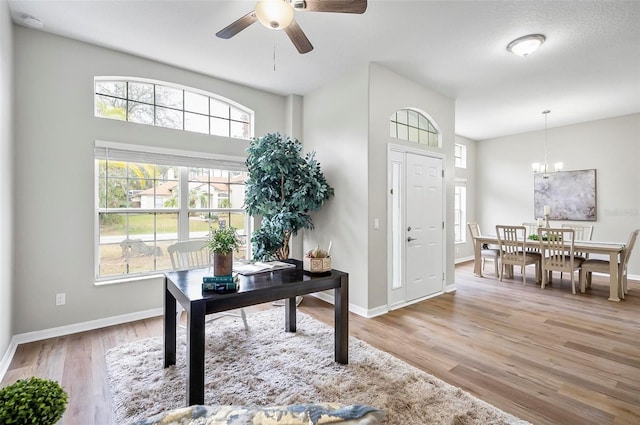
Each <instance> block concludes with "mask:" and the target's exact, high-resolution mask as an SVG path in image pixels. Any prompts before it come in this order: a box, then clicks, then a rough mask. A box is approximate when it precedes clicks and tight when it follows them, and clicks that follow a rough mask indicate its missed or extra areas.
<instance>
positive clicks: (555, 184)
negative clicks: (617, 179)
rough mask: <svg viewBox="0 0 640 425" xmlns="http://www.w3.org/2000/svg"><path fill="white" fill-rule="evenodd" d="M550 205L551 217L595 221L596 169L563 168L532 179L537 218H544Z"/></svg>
mask: <svg viewBox="0 0 640 425" xmlns="http://www.w3.org/2000/svg"><path fill="white" fill-rule="evenodd" d="M545 205H549V207H550V210H551V211H550V214H549V219H550V220H574V221H596V210H597V209H596V170H595V169H593V170H577V171H560V172H557V173H549V174H548V175H547V178H544V177H543V175H542V174H541V173H536V174H535V176H534V179H533V212H534V217H536V218H538V217H544V206H545Z"/></svg>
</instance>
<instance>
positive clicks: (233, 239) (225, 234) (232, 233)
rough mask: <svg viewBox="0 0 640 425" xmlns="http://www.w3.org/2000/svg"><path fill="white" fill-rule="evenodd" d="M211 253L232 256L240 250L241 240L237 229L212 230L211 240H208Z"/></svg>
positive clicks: (221, 228)
mask: <svg viewBox="0 0 640 425" xmlns="http://www.w3.org/2000/svg"><path fill="white" fill-rule="evenodd" d="M207 246H208V247H209V251H211V252H216V253H218V254H225V255H226V254H230V253H231V252H232V251H238V250H239V249H240V239H239V238H238V234H237V233H236V228H235V227H232V226H229V227H220V228H218V229H213V228H211V232H210V236H209V239H208V240H207Z"/></svg>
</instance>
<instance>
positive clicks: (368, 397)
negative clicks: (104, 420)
mask: <svg viewBox="0 0 640 425" xmlns="http://www.w3.org/2000/svg"><path fill="white" fill-rule="evenodd" d="M297 318H298V320H297V332H296V333H288V332H285V331H284V310H283V309H281V308H275V309H270V310H265V311H260V312H257V313H254V314H252V315H250V316H249V317H248V318H247V319H248V322H249V328H250V329H249V331H245V330H244V328H243V325H242V321H240V320H224V321H219V320H218V321H213V322H211V323H208V324H207V329H206V350H207V351H206V357H205V361H206V365H205V368H206V376H205V404H211V405H213V404H224V405H244V406H269V405H287V404H296V403H314V402H336V403H342V404H368V405H371V406H374V407H377V408H380V409H383V410H385V412H386V419H385V420H384V422H383V423H386V424H390V425H392V424H395V425H423V424H455V425H463V424H478V425H480V424H483V425H484V424H519V425H520V424H527V422H525V421H522V420H519V419H518V418H516V417H514V416H512V415H509V414H507V413H505V412H503V411H501V410H499V409H497V408H496V407H494V406H492V405H490V404H488V403H485V402H483V401H482V400H479V399H478V398H476V397H474V396H472V395H471V394H469V393H467V392H465V391H463V390H461V389H459V388H457V387H454V386H452V385H449V384H447V383H446V382H444V381H442V380H440V379H438V378H436V377H434V376H431V375H429V374H427V373H425V372H423V371H421V370H419V369H417V368H415V367H413V366H411V365H409V364H407V363H405V362H403V361H401V360H399V359H397V358H395V357H393V356H391V355H390V354H388V353H385V352H383V351H380V350H378V349H376V348H374V347H372V346H370V345H368V344H366V343H364V342H362V341H360V340H358V339H356V338H354V337H350V338H349V364H348V365H341V364H337V363H335V362H334V333H333V327H330V326H327V325H325V324H324V323H321V322H319V321H317V320H315V319H314V318H312V317H310V316H308V315H306V314H304V313H302V312H300V311H298V312H297ZM185 343H186V338H185V334H184V330H182V329H180V330H179V332H178V343H177V345H178V348H177V355H176V357H177V359H176V365H175V366H171V367H169V368H166V369H165V368H163V340H162V337H155V338H148V339H144V340H140V341H136V342H131V343H128V344H124V345H121V346H118V347H115V348H112V349H111V350H109V351H108V352H107V353H106V361H107V374H108V377H109V382H110V389H111V395H112V401H113V407H114V410H115V416H116V420H117V421H118V423H119V424H121V423H128V422H131V421H134V420H137V419H141V418H144V417H148V416H151V415H154V414H156V413H159V412H162V411H165V410H169V409H173V408H176V407H184V406H185V405H186V397H185V394H186V390H185V353H186V346H185Z"/></svg>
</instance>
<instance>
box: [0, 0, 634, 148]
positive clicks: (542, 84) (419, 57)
mask: <svg viewBox="0 0 640 425" xmlns="http://www.w3.org/2000/svg"><path fill="white" fill-rule="evenodd" d="M9 7H10V9H11V13H12V16H13V19H14V22H15V23H17V24H22V19H21V18H22V17H23V16H24V15H32V16H34V17H36V18H38V19H40V20H42V21H43V22H44V28H43V29H42V30H43V31H47V32H51V33H54V34H59V35H62V36H66V37H70V38H74V39H78V40H83V41H87V42H89V43H94V44H97V45H101V46H105V47H109V48H113V49H116V50H121V51H124V52H128V53H132V54H135V55H138V56H142V57H146V58H150V59H154V60H157V61H160V62H164V63H167V64H172V65H176V66H179V67H182V68H185V69H190V70H193V71H197V72H201V73H203V74H207V75H211V76H213V77H216V78H222V79H225V80H229V81H234V82H237V83H240V84H244V85H248V86H251V87H256V88H260V89H264V90H267V91H270V92H274V93H278V94H283V95H286V94H300V95H304V94H305V93H308V92H310V91H312V90H315V89H317V88H318V87H321V86H322V85H324V84H326V83H327V82H329V81H330V80H331V79H332V78H335V77H338V76H340V75H341V74H343V73H345V72H347V71H348V70H349V69H350V68H352V67H354V66H364V65H365V64H367V63H369V62H377V63H379V64H381V65H384V66H386V67H388V68H390V69H392V70H394V71H395V72H397V73H399V74H402V75H404V76H406V77H408V78H410V79H412V80H415V81H417V82H419V83H421V84H423V85H424V86H427V87H429V88H431V89H433V90H435V91H437V92H439V93H442V94H444V95H446V96H449V97H451V98H453V99H455V101H456V133H457V134H459V135H461V136H465V137H468V138H471V139H474V140H482V139H486V138H492V137H498V136H503V135H509V134H517V133H523V132H528V131H534V130H540V129H542V128H543V127H544V119H543V116H542V114H541V112H542V111H543V110H544V109H550V110H551V111H552V112H551V114H550V116H549V127H556V126H561V125H567V124H573V123H579V122H584V121H591V120H596V119H601V118H608V117H613V116H619V115H625V114H630V113H636V112H640V1H610V2H603V1H418V0H414V1H395V0H386V1H379V0H378V1H376V0H373V1H371V0H370V1H369V5H368V9H367V11H366V12H365V13H364V14H363V15H350V14H335V13H312V12H296V20H297V22H298V23H299V24H300V26H301V27H302V29H303V30H304V31H305V33H306V34H307V36H308V38H309V39H310V41H311V43H312V44H313V45H314V50H313V51H312V52H310V53H307V54H305V55H300V54H298V53H297V51H296V50H295V48H294V47H293V45H292V44H291V42H290V41H289V39H288V38H287V36H286V34H284V33H283V32H281V31H270V30H267V29H266V28H264V27H263V26H261V25H260V24H259V23H255V24H253V25H251V26H250V27H249V28H247V29H246V30H244V31H242V32H241V33H239V34H238V35H236V36H235V37H233V38H232V39H230V40H223V39H219V38H217V37H215V35H214V34H215V33H216V32H217V31H218V30H220V29H222V28H224V27H225V26H226V25H228V24H229V23H231V22H233V21H234V20H236V19H237V18H239V17H241V16H243V15H245V14H246V13H247V12H249V11H251V10H253V8H254V7H255V2H253V1H243V0H232V1H227V0H220V1H203V0H200V1H185V0H176V1H171V0H157V1H150V0H136V1H131V0H129V1H100V0H85V1H79V0H74V1H57V0H46V1H41V0H40V1H39V0H10V1H9ZM531 33H541V34H544V35H545V36H546V37H547V41H546V43H545V44H543V45H542V47H541V48H540V50H539V51H538V52H536V53H534V54H532V55H531V56H529V57H525V58H522V57H517V56H514V55H512V54H510V53H509V52H507V51H506V49H505V47H506V45H507V44H508V43H509V42H510V41H511V40H513V39H515V38H517V37H520V36H522V35H526V34H531ZM274 57H275V59H274ZM274 67H275V69H274ZM407 106H410V105H407Z"/></svg>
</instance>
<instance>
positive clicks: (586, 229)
mask: <svg viewBox="0 0 640 425" xmlns="http://www.w3.org/2000/svg"><path fill="white" fill-rule="evenodd" d="M561 227H562V228H563V229H573V232H574V238H575V240H577V241H590V240H591V238H592V237H593V226H583V225H579V224H563V225H562V226H561Z"/></svg>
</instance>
